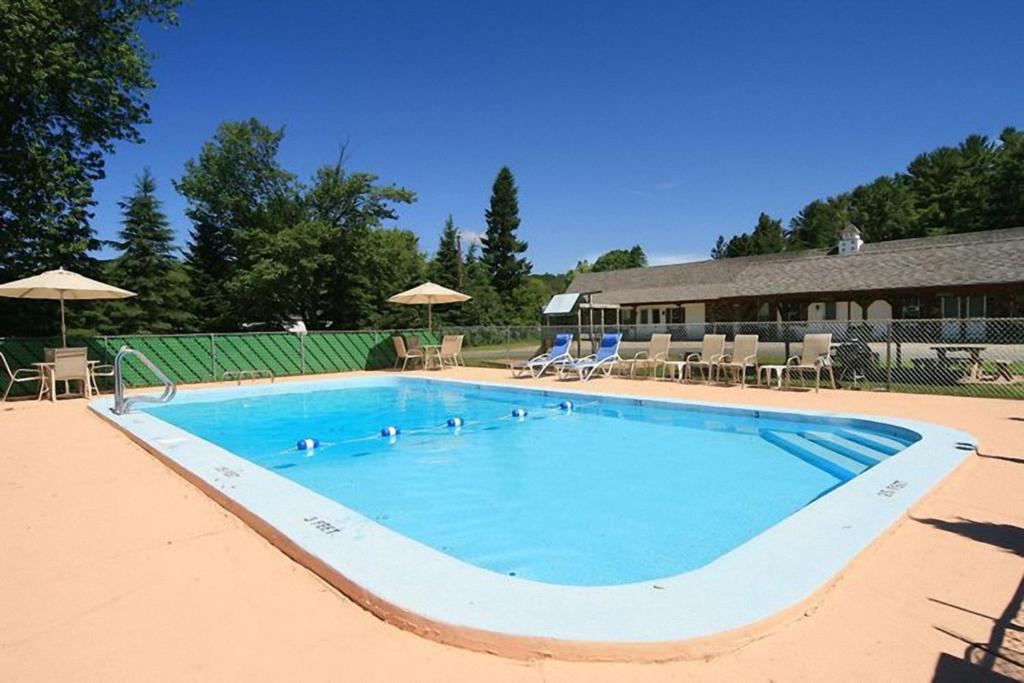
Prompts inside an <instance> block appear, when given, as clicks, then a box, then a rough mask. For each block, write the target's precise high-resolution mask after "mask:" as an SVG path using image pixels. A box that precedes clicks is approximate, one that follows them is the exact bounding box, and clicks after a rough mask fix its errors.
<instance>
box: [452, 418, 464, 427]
mask: <svg viewBox="0 0 1024 683" xmlns="http://www.w3.org/2000/svg"><path fill="white" fill-rule="evenodd" d="M463 424H465V423H464V422H463V421H462V418H461V417H459V416H458V415H456V416H455V417H449V418H448V426H449V427H461V426H462V425H463Z"/></svg>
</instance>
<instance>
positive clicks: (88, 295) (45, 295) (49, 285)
mask: <svg viewBox="0 0 1024 683" xmlns="http://www.w3.org/2000/svg"><path fill="white" fill-rule="evenodd" d="M0 296H6V297H9V298H12V299H59V300H60V338H61V343H62V344H63V345H64V346H67V344H68V339H67V332H66V330H65V326H64V300H65V299H73V300H83V299H127V298H128V297H130V296H135V292H129V291H128V290H127V289H121V288H119V287H114V286H113V285H108V284H105V283H103V282H97V281H96V280H91V279H89V278H87V277H85V276H84V275H79V274H78V273H72V272H71V271H70V270H64V269H63V268H58V269H57V270H48V271H46V272H45V273H40V274H39V275H33V276H32V277H27V278H24V279H23V280H15V281H14V282H8V283H7V284H3V285H0Z"/></svg>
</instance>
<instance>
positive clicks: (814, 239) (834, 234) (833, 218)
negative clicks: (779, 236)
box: [786, 195, 850, 250]
mask: <svg viewBox="0 0 1024 683" xmlns="http://www.w3.org/2000/svg"><path fill="white" fill-rule="evenodd" d="M849 213H850V211H849V197H848V196H847V195H839V196H837V197H829V198H828V199H825V200H821V199H815V200H814V201H813V202H811V203H810V204H808V205H807V206H805V207H804V208H802V209H800V212H799V213H797V215H796V216H794V217H793V219H792V220H791V221H790V222H789V235H788V236H787V244H786V247H787V248H788V249H791V250H797V249H820V248H823V247H831V246H834V245H835V244H836V240H837V239H838V237H839V233H840V232H842V231H843V228H844V227H845V226H846V224H847V223H848V222H849V221H850V217H849Z"/></svg>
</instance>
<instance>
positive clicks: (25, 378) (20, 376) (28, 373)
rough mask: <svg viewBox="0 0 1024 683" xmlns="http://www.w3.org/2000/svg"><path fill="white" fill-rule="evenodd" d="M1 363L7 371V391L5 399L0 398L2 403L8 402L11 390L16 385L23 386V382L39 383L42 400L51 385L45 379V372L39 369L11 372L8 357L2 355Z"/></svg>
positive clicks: (19, 369) (22, 369)
mask: <svg viewBox="0 0 1024 683" xmlns="http://www.w3.org/2000/svg"><path fill="white" fill-rule="evenodd" d="M0 361H2V362H3V364H4V370H6V371H7V389H6V391H4V397H3V398H0V403H3V402H4V401H6V400H7V396H8V394H10V393H11V389H13V388H14V385H15V384H22V383H23V382H39V396H38V398H42V397H43V394H45V393H46V391H47V387H49V384H48V383H47V382H46V380H45V378H44V377H43V372H42V370H40V369H39V368H38V367H34V368H18V369H17V370H11V366H10V365H9V364H8V363H7V357H6V356H4V354H2V353H0Z"/></svg>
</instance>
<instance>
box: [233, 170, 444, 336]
mask: <svg viewBox="0 0 1024 683" xmlns="http://www.w3.org/2000/svg"><path fill="white" fill-rule="evenodd" d="M376 181H377V176H375V175H372V174H369V173H346V172H345V170H344V167H343V165H342V159H339V161H338V162H337V163H336V164H334V165H330V166H324V167H322V168H320V169H319V170H318V171H317V173H316V175H315V176H314V179H313V183H312V185H311V186H309V187H303V188H298V189H296V191H295V192H283V193H278V194H277V195H275V196H272V197H268V198H267V201H266V202H265V204H264V206H263V209H262V211H261V214H260V220H258V221H255V222H254V226H256V227H253V228H248V229H246V230H244V231H242V232H241V233H240V237H239V238H238V240H237V251H238V259H237V261H238V264H239V266H238V267H236V268H235V270H234V273H233V274H232V275H231V276H230V278H229V279H228V283H227V296H228V300H229V301H230V302H231V304H232V310H233V311H235V312H237V313H239V314H240V315H242V316H244V318H245V319H246V320H248V321H251V322H262V323H266V324H269V325H281V324H283V323H284V322H286V321H288V320H290V319H291V318H293V317H295V316H299V317H301V318H302V319H303V321H304V322H305V323H306V326H307V327H309V328H311V329H318V328H323V327H327V326H328V325H330V326H331V327H333V328H334V329H346V328H355V327H366V326H370V325H376V324H384V323H387V322H389V321H405V322H409V321H410V320H411V319H414V318H415V312H412V313H410V312H409V311H401V312H397V313H396V312H394V311H391V312H390V313H389V312H388V311H387V310H385V309H389V307H388V306H386V305H385V300H386V299H387V297H388V296H391V295H392V294H394V293H395V292H397V291H399V290H398V289H393V290H392V291H387V292H386V290H388V289H389V288H392V287H395V286H401V287H402V288H403V289H404V288H407V286H406V285H407V282H410V281H412V280H414V279H418V278H422V276H423V271H424V259H423V255H422V254H420V252H419V248H418V244H417V242H416V239H415V236H414V235H412V233H409V232H407V231H397V232H396V231H391V232H395V233H396V234H388V235H381V234H380V233H381V232H382V230H381V227H380V226H381V223H382V221H383V220H385V219H394V218H397V217H398V214H397V212H396V211H395V208H394V204H395V203H399V202H408V201H412V200H413V199H414V198H415V195H413V194H412V193H411V192H410V191H409V190H405V189H403V188H398V187H395V186H380V185H377V184H376ZM385 232H386V231H385ZM410 237H411V241H410ZM403 249H405V250H406V251H407V252H408V253H405V252H403V251H402V250H403ZM403 273H404V274H403ZM395 282H399V283H400V284H399V285H395ZM414 284H418V282H416V283H414ZM408 286H411V285H408ZM384 292H386V296H385V295H384ZM382 311H383V312H382ZM410 316H412V318H410Z"/></svg>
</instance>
